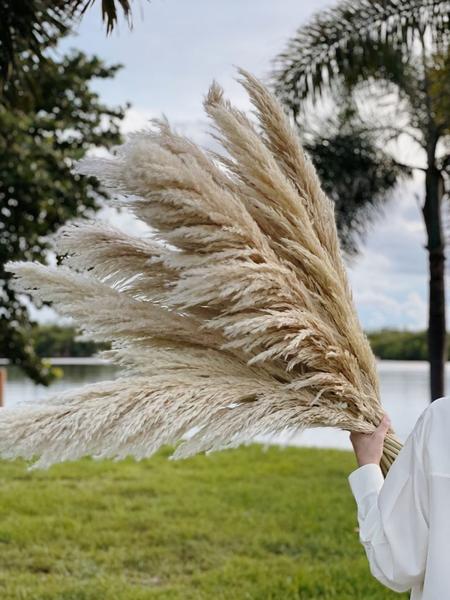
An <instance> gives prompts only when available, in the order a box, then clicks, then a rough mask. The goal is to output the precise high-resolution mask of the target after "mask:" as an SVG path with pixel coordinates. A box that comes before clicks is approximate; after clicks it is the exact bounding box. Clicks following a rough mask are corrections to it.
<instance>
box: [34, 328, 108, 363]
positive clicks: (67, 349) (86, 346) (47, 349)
mask: <svg viewBox="0 0 450 600" xmlns="http://www.w3.org/2000/svg"><path fill="white" fill-rule="evenodd" d="M31 340H32V345H33V348H34V350H35V352H36V354H37V356H40V357H41V358H45V357H60V356H64V357H71V358H73V357H82V356H93V355H94V354H96V353H97V352H98V351H99V350H104V349H106V344H95V343H94V342H91V341H88V340H80V339H78V336H77V331H76V329H75V327H61V326H59V325H54V324H52V325H34V326H33V328H32V329H31Z"/></svg>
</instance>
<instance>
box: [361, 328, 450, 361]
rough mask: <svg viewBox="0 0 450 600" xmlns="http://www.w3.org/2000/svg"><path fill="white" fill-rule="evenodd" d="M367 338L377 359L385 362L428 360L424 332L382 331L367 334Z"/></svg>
mask: <svg viewBox="0 0 450 600" xmlns="http://www.w3.org/2000/svg"><path fill="white" fill-rule="evenodd" d="M368 338H369V341H370V345H371V347H372V350H373V352H374V354H375V355H376V356H377V357H378V358H381V359H386V360H427V358H428V351H427V336H426V332H425V331H398V330H396V329H382V330H380V331H373V332H370V333H368ZM449 358H450V352H449Z"/></svg>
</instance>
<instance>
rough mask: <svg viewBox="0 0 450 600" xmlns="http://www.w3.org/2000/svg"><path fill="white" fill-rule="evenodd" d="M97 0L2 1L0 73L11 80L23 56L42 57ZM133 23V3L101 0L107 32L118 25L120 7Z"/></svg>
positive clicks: (120, 0)
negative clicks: (52, 43)
mask: <svg viewBox="0 0 450 600" xmlns="http://www.w3.org/2000/svg"><path fill="white" fill-rule="evenodd" d="M95 2H96V0H51V1H50V0H2V2H1V3H0V72H1V74H2V75H3V78H4V79H7V78H8V77H9V76H10V75H11V72H12V70H13V66H14V64H15V62H16V60H17V57H19V56H20V54H21V53H22V52H23V51H25V50H28V51H29V52H30V53H31V54H32V55H34V56H35V57H37V58H42V48H45V47H46V46H47V44H48V43H49V42H51V40H52V39H53V38H54V37H55V36H58V35H61V34H64V33H65V32H66V31H67V27H68V26H69V25H70V24H72V23H73V22H74V21H75V20H77V19H78V18H79V17H80V16H81V15H82V14H83V13H84V12H85V11H86V10H87V9H88V8H89V7H90V6H92V5H93V4H94V3H95ZM118 6H120V7H121V8H122V11H123V14H124V16H125V17H126V18H127V19H128V20H130V17H131V2H130V0H101V8H102V17H103V20H104V22H105V23H106V30H107V33H110V32H111V31H112V30H113V29H114V27H115V26H116V24H117V19H118V15H117V7H118Z"/></svg>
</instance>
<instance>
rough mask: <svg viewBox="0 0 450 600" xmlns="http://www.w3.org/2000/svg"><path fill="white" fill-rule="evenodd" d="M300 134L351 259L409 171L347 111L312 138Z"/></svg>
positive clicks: (316, 132)
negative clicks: (329, 199) (333, 211)
mask: <svg viewBox="0 0 450 600" xmlns="http://www.w3.org/2000/svg"><path fill="white" fill-rule="evenodd" d="M304 133H305V134H306V135H304V136H302V137H304V138H305V139H306V140H308V141H306V142H305V144H304V145H305V148H306V150H307V151H308V152H309V154H310V156H311V159H312V161H313V163H314V166H315V167H316V169H317V172H318V173H319V176H320V179H321V181H322V186H323V188H324V190H325V192H326V193H327V195H328V196H329V197H330V198H331V199H332V200H333V202H334V204H335V215H336V225H337V228H338V232H339V238H340V241H341V247H342V249H343V251H344V252H345V253H346V254H347V255H354V254H356V253H357V251H358V248H359V246H360V242H361V240H363V239H364V235H365V233H366V232H367V229H368V226H369V225H370V224H371V223H372V222H373V221H374V220H375V219H376V218H377V217H378V216H379V215H380V213H381V212H382V209H383V208H384V206H385V201H386V197H387V196H388V194H390V193H392V191H393V189H394V187H395V186H396V184H397V182H398V180H399V179H400V178H401V177H402V176H405V175H406V174H410V169H407V168H405V167H402V166H400V165H399V164H398V163H397V162H396V161H395V160H394V159H393V158H392V156H390V155H389V153H387V152H386V151H385V150H384V149H383V148H381V147H379V146H378V144H377V141H376V135H375V133H374V132H372V131H370V130H369V129H367V128H366V127H364V125H363V124H362V123H361V122H360V121H359V120H358V118H357V115H356V114H355V111H354V109H352V108H351V107H350V109H349V108H345V109H343V110H341V111H339V112H338V114H337V115H336V117H330V118H329V119H327V121H326V122H325V124H324V125H323V126H322V128H321V129H319V130H318V131H315V132H314V135H312V136H311V135H308V132H307V131H305V132H304Z"/></svg>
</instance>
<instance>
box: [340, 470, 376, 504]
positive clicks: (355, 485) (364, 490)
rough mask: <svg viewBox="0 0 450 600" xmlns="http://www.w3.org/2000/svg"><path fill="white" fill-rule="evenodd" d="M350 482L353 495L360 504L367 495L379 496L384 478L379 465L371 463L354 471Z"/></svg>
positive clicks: (350, 476) (349, 477)
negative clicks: (374, 494)
mask: <svg viewBox="0 0 450 600" xmlns="http://www.w3.org/2000/svg"><path fill="white" fill-rule="evenodd" d="M348 481H349V484H350V488H351V490H352V494H353V496H354V497H355V500H356V502H357V503H358V504H359V503H360V501H361V500H362V499H363V498H364V497H365V496H367V494H370V493H372V492H376V493H377V494H378V492H379V491H380V490H381V488H382V486H383V483H384V477H383V472H382V471H381V468H380V466H379V465H376V464H375V463H369V464H367V465H363V466H362V467H359V469H356V470H355V471H352V473H350V475H349V476H348Z"/></svg>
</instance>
